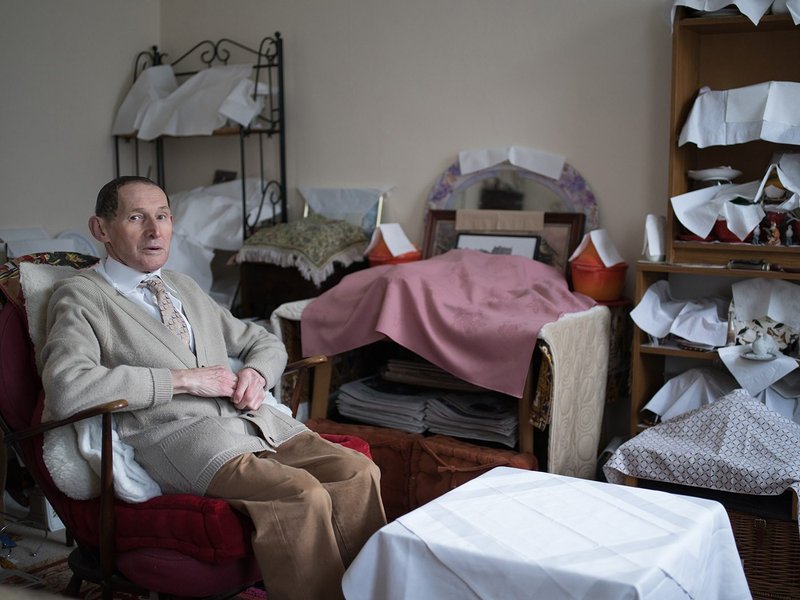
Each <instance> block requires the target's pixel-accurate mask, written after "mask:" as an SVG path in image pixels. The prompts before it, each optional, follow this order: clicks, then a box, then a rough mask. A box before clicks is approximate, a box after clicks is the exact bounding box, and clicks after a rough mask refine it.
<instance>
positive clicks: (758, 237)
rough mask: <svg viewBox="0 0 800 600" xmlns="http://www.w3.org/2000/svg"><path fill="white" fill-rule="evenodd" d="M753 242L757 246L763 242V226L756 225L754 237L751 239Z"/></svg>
mask: <svg viewBox="0 0 800 600" xmlns="http://www.w3.org/2000/svg"><path fill="white" fill-rule="evenodd" d="M751 243H753V244H755V245H756V246H758V245H759V244H760V243H761V226H760V225H759V226H756V228H755V229H754V230H753V237H752V239H751Z"/></svg>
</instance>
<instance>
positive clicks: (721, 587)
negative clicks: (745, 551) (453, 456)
mask: <svg viewBox="0 0 800 600" xmlns="http://www.w3.org/2000/svg"><path fill="white" fill-rule="evenodd" d="M342 585H343V589H344V593H345V596H346V598H347V599H348V600H359V599H364V600H367V599H369V600H373V599H376V598H380V599H382V600H399V599H401V598H403V599H409V600H423V599H425V598H431V599H436V600H442V599H447V598H453V599H458V600H466V599H471V598H503V599H510V598H534V597H535V598H546V599H547V600H557V599H559V598H584V599H589V598H591V599H592V600H601V599H604V598H607V599H609V600H620V599H623V598H648V599H670V600H671V599H674V598H695V599H698V600H712V599H715V598H719V599H724V600H733V599H737V598H750V597H751V596H750V592H749V590H748V587H747V582H746V580H745V576H744V571H743V570H742V566H741V562H740V560H739V555H738V553H737V551H736V544H735V541H734V538H733V532H732V530H731V526H730V522H729V520H728V517H727V514H726V513H725V510H724V508H723V507H722V505H721V504H719V503H717V502H713V501H709V500H704V499H700V498H689V497H685V496H678V495H675V494H667V493H664V492H656V491H652V490H643V489H638V488H632V487H626V486H620V485H613V484H607V483H599V482H594V481H587V480H583V479H575V478H571V477H564V476H559V475H553V474H549V473H540V472H536V471H523V470H519V469H512V468H508V467H498V468H495V469H493V470H492V471H489V472H488V473H486V474H484V475H482V476H480V477H478V478H476V479H473V480H472V481H470V482H468V483H466V484H464V485H462V486H460V487H458V488H456V489H455V490H452V491H451V492H449V493H447V494H445V495H444V496H441V497H439V498H437V499H436V500H434V501H432V502H430V503H428V504H426V505H425V506H422V507H420V508H418V509H417V510H414V511H412V512H411V513H408V514H407V515H404V516H403V517H400V518H399V519H397V520H396V521H394V522H392V523H390V524H389V525H387V526H385V527H384V528H382V529H381V530H380V531H378V532H377V533H376V534H375V535H373V536H372V538H370V540H369V541H368V542H367V544H366V545H365V546H364V548H363V550H362V551H361V553H360V554H359V555H358V557H356V560H355V561H354V562H353V564H352V565H351V566H350V568H349V569H348V571H347V573H345V576H344V580H343V584H342Z"/></svg>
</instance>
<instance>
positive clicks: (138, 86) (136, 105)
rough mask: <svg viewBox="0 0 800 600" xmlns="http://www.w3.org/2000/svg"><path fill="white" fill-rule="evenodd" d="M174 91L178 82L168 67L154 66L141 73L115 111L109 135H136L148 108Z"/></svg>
mask: <svg viewBox="0 0 800 600" xmlns="http://www.w3.org/2000/svg"><path fill="white" fill-rule="evenodd" d="M176 89H178V81H177V80H176V79H175V72H174V71H173V70H172V67H171V66H170V65H156V66H153V67H150V68H149V69H145V70H144V71H142V73H141V74H140V75H139V77H137V78H136V81H134V82H133V85H132V86H131V89H130V90H129V91H128V95H127V96H125V99H124V100H123V101H122V104H121V105H120V107H119V109H118V110H117V116H116V118H115V119H114V125H113V126H112V128H111V133H112V134H113V135H130V134H133V133H136V132H137V131H138V130H139V127H141V125H142V120H143V119H144V115H145V113H146V112H147V111H148V109H149V108H150V106H151V105H152V104H153V103H154V102H156V101H158V100H161V99H163V98H166V97H167V96H169V95H170V94H171V93H172V92H174V91H175V90H176Z"/></svg>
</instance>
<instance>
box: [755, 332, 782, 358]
mask: <svg viewBox="0 0 800 600" xmlns="http://www.w3.org/2000/svg"><path fill="white" fill-rule="evenodd" d="M752 349H753V354H755V355H756V356H767V355H768V354H770V353H772V351H773V350H777V344H775V340H773V339H772V337H771V336H767V335H764V334H763V333H759V334H758V335H756V339H755V340H753V346H752Z"/></svg>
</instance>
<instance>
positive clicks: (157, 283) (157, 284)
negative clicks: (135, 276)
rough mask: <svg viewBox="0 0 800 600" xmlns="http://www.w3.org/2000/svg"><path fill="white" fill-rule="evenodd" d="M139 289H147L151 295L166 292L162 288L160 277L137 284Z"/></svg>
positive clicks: (162, 283)
mask: <svg viewBox="0 0 800 600" xmlns="http://www.w3.org/2000/svg"><path fill="white" fill-rule="evenodd" d="M139 287H143V288H147V289H148V290H150V291H151V292H153V293H155V292H160V291H163V290H166V288H165V287H164V282H163V281H161V278H160V277H151V278H150V279H145V280H144V281H142V283H140V284H139Z"/></svg>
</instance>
